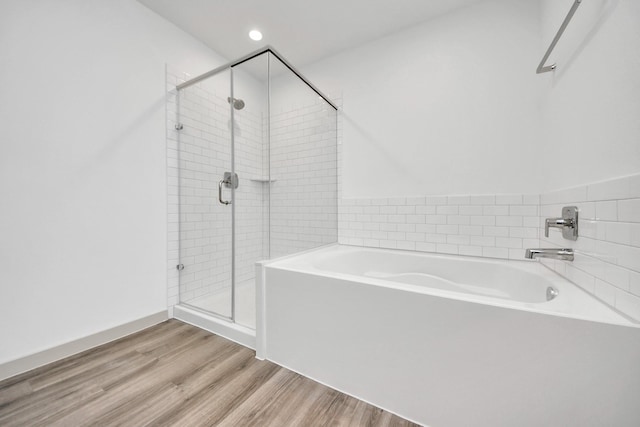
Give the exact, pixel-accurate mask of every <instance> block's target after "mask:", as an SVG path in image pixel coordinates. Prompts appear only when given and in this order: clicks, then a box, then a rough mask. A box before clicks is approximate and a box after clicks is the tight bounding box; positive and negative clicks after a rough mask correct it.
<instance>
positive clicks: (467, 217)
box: [339, 194, 540, 259]
mask: <svg viewBox="0 0 640 427" xmlns="http://www.w3.org/2000/svg"><path fill="white" fill-rule="evenodd" d="M341 202H342V203H341V211H340V222H339V227H340V243H343V244H348V245H357V246H370V247H380V248H392V249H406V250H415V251H424V252H438V253H445V254H456V255H471V256H483V257H489V258H510V259H522V258H523V255H524V249H525V248H528V247H538V245H539V240H538V224H539V222H540V217H539V203H540V198H539V196H538V195H524V194H509V195H475V196H425V197H409V198H392V199H385V198H379V199H378V198H343V199H342V200H341Z"/></svg>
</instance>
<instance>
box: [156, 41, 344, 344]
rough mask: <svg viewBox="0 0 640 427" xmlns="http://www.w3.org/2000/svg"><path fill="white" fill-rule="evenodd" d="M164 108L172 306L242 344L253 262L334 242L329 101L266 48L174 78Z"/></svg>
mask: <svg viewBox="0 0 640 427" xmlns="http://www.w3.org/2000/svg"><path fill="white" fill-rule="evenodd" d="M175 111H176V113H175V118H173V117H171V116H169V117H168V119H169V121H173V125H174V126H175V130H176V132H175V135H176V136H175V138H176V142H177V144H176V146H177V165H178V167H177V171H178V172H177V177H176V179H177V187H178V200H179V202H178V204H179V206H178V209H177V211H178V216H179V226H178V229H179V230H178V234H179V243H178V247H179V249H178V251H179V255H178V257H179V261H178V264H177V265H176V269H177V270H178V272H179V273H178V276H179V304H178V305H177V306H176V307H175V308H174V315H175V316H176V317H178V318H182V319H183V320H186V321H189V322H191V323H195V324H198V325H199V326H202V327H205V328H208V329H212V330H213V331H214V332H217V333H220V334H222V335H225V334H226V335H231V336H230V338H232V339H236V341H239V342H241V343H243V344H245V345H249V346H252V343H253V342H255V325H256V316H255V309H256V292H255V263H256V262H257V261H260V260H266V259H271V258H276V257H280V256H283V255H288V254H292V253H295V252H299V251H302V250H306V249H311V248H314V247H318V246H321V245H325V244H329V243H334V242H336V241H337V221H338V218H337V214H338V212H337V210H338V209H337V196H338V193H337V124H336V123H337V122H336V119H337V108H336V107H335V105H334V104H333V103H332V102H331V101H330V100H329V99H328V97H327V96H325V95H324V94H322V92H320V91H319V90H318V89H317V88H316V87H315V86H313V85H312V84H311V83H310V82H309V81H307V80H306V79H305V78H304V77H303V76H302V75H301V74H300V72H298V71H297V70H296V69H295V68H294V67H293V66H292V65H291V64H289V63H288V62H287V61H286V60H284V59H283V58H282V56H281V55H279V54H278V53H277V52H276V51H275V50H274V49H273V48H271V47H266V48H264V49H261V50H260V51H257V52H253V53H251V54H249V55H247V56H245V57H243V58H241V59H239V60H237V61H233V62H231V63H229V64H226V65H224V66H222V67H219V68H217V69H215V70H212V71H210V72H207V73H205V74H203V75H201V76H198V77H195V78H193V79H190V80H187V81H185V82H183V83H181V84H179V85H177V87H176V93H175ZM200 322H205V324H201V323H200ZM211 325H215V326H213V327H211ZM207 326H209V327H207ZM219 327H222V329H220V328H219ZM225 332H226V333H225ZM251 337H253V339H252V338H251Z"/></svg>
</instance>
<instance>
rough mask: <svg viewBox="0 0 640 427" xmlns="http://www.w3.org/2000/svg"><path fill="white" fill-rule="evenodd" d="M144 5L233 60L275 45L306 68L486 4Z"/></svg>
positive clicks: (391, 0) (276, 0)
mask: <svg viewBox="0 0 640 427" xmlns="http://www.w3.org/2000/svg"><path fill="white" fill-rule="evenodd" d="M138 1H139V2H140V3H142V4H144V5H145V6H147V7H149V8H150V9H151V10H153V11H155V12H156V13H158V14H159V15H161V16H163V17H164V18H166V19H167V20H169V21H171V22H173V23H174V24H175V25H177V26H178V27H180V28H181V29H183V30H184V31H186V32H187V33H189V34H191V35H192V36H194V37H195V38H197V39H199V40H201V41H203V42H204V43H205V44H206V45H208V46H209V47H211V48H212V49H213V50H215V51H216V52H218V53H220V54H221V55H223V56H225V57H226V58H227V59H229V60H234V59H236V58H239V57H241V56H244V55H245V54H247V53H249V52H251V51H253V50H256V49H259V48H261V47H262V46H264V45H267V44H269V45H271V46H273V47H274V48H275V49H277V50H278V51H279V52H280V53H282V55H284V57H285V58H286V59H288V60H289V61H290V62H291V63H293V64H294V65H296V66H301V65H304V64H308V63H311V62H315V61H317V60H319V59H321V58H324V57H326V56H330V55H332V54H335V53H337V52H339V51H341V50H344V49H348V48H351V47H354V46H358V45H360V44H363V43H365V42H367V41H369V40H373V39H377V38H380V37H383V36H385V35H388V34H391V33H394V32H396V31H399V30H401V29H403V28H406V27H410V26H412V25H416V24H418V23H420V22H423V21H426V20H428V19H430V18H433V17H435V16H438V15H442V14H444V13H447V12H450V11H452V10H454V9H458V8H461V7H464V6H467V5H469V4H471V3H475V2H477V1H480V0H316V1H311V0H180V1H177V0H138ZM254 28H258V29H260V31H262V33H263V34H264V38H263V39H262V40H261V41H259V42H255V41H253V40H251V39H249V36H248V33H249V30H251V29H254Z"/></svg>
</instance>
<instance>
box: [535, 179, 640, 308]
mask: <svg viewBox="0 0 640 427" xmlns="http://www.w3.org/2000/svg"><path fill="white" fill-rule="evenodd" d="M569 205H575V206H577V207H578V209H579V222H578V230H579V237H578V240H576V241H575V242H574V241H570V240H566V239H563V238H562V237H561V234H560V232H559V230H550V235H549V237H548V238H546V237H544V231H543V227H544V223H543V221H542V219H543V218H544V217H557V216H560V212H561V209H562V207H563V206H569ZM540 212H541V216H542V218H541V222H540V224H539V227H540V240H541V244H542V245H543V246H551V247H553V246H555V247H571V248H573V249H574V251H575V260H574V261H573V262H568V261H552V260H541V262H543V263H544V264H545V265H547V266H548V267H549V268H552V269H554V270H555V271H556V272H558V273H559V274H561V275H563V276H565V277H567V278H568V279H569V280H571V281H573V282H574V283H576V284H577V285H579V286H580V287H582V288H583V289H585V290H586V291H587V292H590V293H592V294H594V295H595V296H596V297H597V298H599V299H600V300H602V301H604V302H605V303H607V304H609V305H611V306H613V307H615V308H616V309H618V310H619V311H621V312H623V313H625V314H626V315H628V316H630V317H632V318H634V319H636V320H640V298H639V297H640V284H638V281H639V279H637V278H638V277H640V237H638V234H639V233H640V229H639V228H638V223H640V175H633V176H628V177H622V178H618V179H612V180H608V181H604V182H598V183H595V184H588V185H584V186H581V187H575V188H569V189H565V190H561V191H555V192H551V193H547V194H542V195H541V205H540Z"/></svg>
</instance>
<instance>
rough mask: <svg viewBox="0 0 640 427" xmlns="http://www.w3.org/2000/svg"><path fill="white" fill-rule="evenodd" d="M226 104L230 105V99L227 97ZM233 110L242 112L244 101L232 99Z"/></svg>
mask: <svg viewBox="0 0 640 427" xmlns="http://www.w3.org/2000/svg"><path fill="white" fill-rule="evenodd" d="M227 102H228V103H229V104H231V97H227ZM233 108H235V109H236V110H242V109H243V108H244V101H243V100H242V99H238V98H233Z"/></svg>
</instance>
